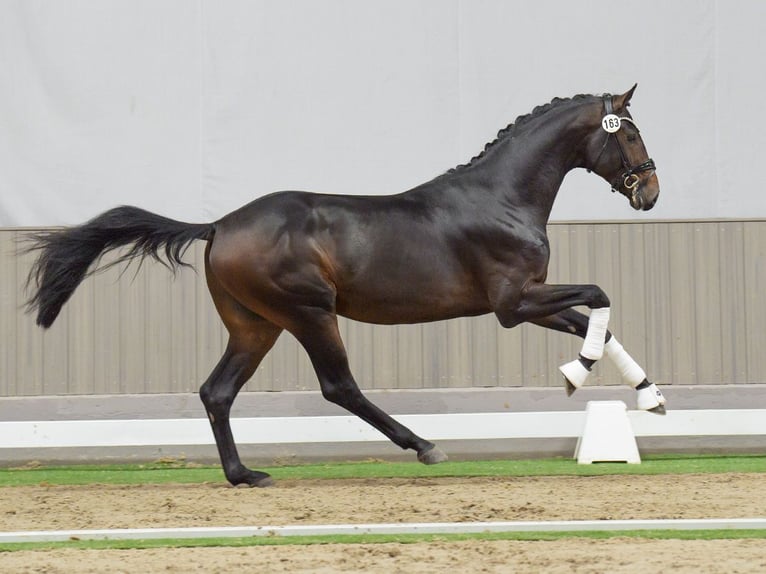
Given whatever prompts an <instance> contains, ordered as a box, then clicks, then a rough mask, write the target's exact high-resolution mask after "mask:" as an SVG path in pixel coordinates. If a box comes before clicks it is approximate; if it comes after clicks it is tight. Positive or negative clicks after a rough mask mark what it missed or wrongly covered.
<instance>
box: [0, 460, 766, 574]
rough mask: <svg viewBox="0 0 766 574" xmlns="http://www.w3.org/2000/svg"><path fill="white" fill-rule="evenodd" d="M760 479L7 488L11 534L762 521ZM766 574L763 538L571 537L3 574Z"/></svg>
mask: <svg viewBox="0 0 766 574" xmlns="http://www.w3.org/2000/svg"><path fill="white" fill-rule="evenodd" d="M764 516H766V477H764V476H763V475H760V474H717V475H709V474H704V475H674V476H654V477H644V476H629V477H628V476H605V477H589V478H586V477H541V478H474V479H464V478H461V479H386V480H380V479H370V480H343V481H280V482H279V483H278V484H277V486H275V487H272V488H268V489H254V490H250V489H243V488H230V487H227V486H225V485H223V484H218V483H216V484H202V485H151V486H102V485H88V486H35V487H11V488H3V489H0V531H17V530H50V529H90V528H141V527H172V526H179V527H181V526H245V525H247V526H253V525H258V526H278V525H288V524H343V523H370V522H372V523H374V522H453V521H456V522H459V521H495V520H583V519H608V518H614V519H618V518H620V519H627V518H706V517H707V518H752V517H764ZM443 568H454V569H456V570H457V571H460V572H638V571H641V570H646V569H647V568H649V569H654V571H671V570H672V571H673V572H766V542H764V541H763V540H717V541H711V542H707V541H680V540H662V541H657V540H633V539H627V538H617V539H610V540H602V541H593V540H580V539H567V540H561V541H556V542H516V541H485V542H480V541H475V542H460V543H457V542H432V543H418V544H381V545H316V546H289V547H288V546H284V547H250V548H207V549H155V550H128V551H118V550H99V551H86V550H57V551H35V552H27V551H24V552H13V553H6V554H0V572H19V573H31V572H35V573H37V572H45V573H70V572H71V573H83V574H84V573H89V574H90V573H101V572H105V571H110V572H230V571H234V570H241V571H246V572H248V571H256V570H257V571H259V572H362V571H363V572H387V573H388V572H434V571H436V570H438V569H443Z"/></svg>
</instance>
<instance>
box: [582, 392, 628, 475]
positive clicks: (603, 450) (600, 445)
mask: <svg viewBox="0 0 766 574" xmlns="http://www.w3.org/2000/svg"><path fill="white" fill-rule="evenodd" d="M574 458H576V459H577V462H578V464H591V463H593V462H627V463H630V464H640V463H641V456H640V455H639V453H638V445H637V444H636V437H635V435H634V434H633V428H632V427H631V426H630V420H629V419H628V407H627V406H625V403H624V402H622V401H588V404H587V405H586V406H585V426H584V427H583V432H582V435H581V436H580V438H579V439H578V441H577V447H576V448H575V453H574Z"/></svg>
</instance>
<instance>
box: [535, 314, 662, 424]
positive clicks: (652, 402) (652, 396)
mask: <svg viewBox="0 0 766 574" xmlns="http://www.w3.org/2000/svg"><path fill="white" fill-rule="evenodd" d="M531 322H532V323H534V324H536V325H540V326H541V327H546V328H548V329H554V330H556V331H561V332H564V333H571V334H573V335H577V336H578V337H581V338H585V337H586V334H587V332H588V327H589V323H590V321H589V318H588V317H587V316H585V315H583V314H582V313H579V312H577V311H575V310H574V309H565V310H564V311H561V312H560V313H557V314H554V315H549V316H548V317H543V318H542V319H536V320H532V321H531ZM605 340H606V343H605V345H604V352H605V354H606V356H607V357H609V359H610V360H611V361H612V362H613V363H614V365H615V366H616V367H617V370H618V371H619V372H620V375H621V376H622V378H623V379H624V380H625V382H626V383H628V384H629V385H630V386H631V387H633V388H634V389H636V391H637V393H638V394H637V404H638V408H639V409H641V410H647V411H651V412H656V413H664V411H665V409H664V405H665V397H664V396H663V395H662V392H661V391H660V390H659V389H658V388H657V386H656V385H655V384H654V383H650V382H649V381H648V379H647V378H646V373H645V372H644V370H643V369H642V368H641V367H640V366H639V364H638V363H637V362H636V361H635V360H634V359H633V357H631V356H630V355H629V354H628V353H627V351H625V349H624V348H623V346H622V345H621V344H620V343H619V341H617V338H616V337H614V336H613V335H612V333H610V332H609V331H608V330H607V331H606V335H605ZM577 362H579V363H580V364H581V365H582V367H583V368H584V369H585V370H586V373H587V372H589V371H590V369H591V367H592V366H593V364H594V363H595V360H592V359H589V358H586V357H584V356H582V354H581V356H580V358H579V359H577ZM568 364H571V363H568ZM564 377H565V379H566V380H567V383H568V384H567V391H568V392H569V394H571V392H570V390H573V389H574V387H573V386H570V385H571V382H570V381H569V379H568V378H567V375H566V373H565V374H564Z"/></svg>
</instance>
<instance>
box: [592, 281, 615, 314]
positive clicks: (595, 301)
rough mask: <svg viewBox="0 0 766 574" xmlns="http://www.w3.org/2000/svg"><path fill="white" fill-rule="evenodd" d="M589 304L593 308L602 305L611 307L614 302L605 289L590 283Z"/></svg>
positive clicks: (598, 307)
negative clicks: (610, 299)
mask: <svg viewBox="0 0 766 574" xmlns="http://www.w3.org/2000/svg"><path fill="white" fill-rule="evenodd" d="M588 290H589V293H588V299H589V300H590V302H589V303H588V306H589V307H590V308H591V309H600V308H602V307H611V306H612V303H611V302H610V301H609V297H608V296H607V294H606V293H605V292H604V290H603V289H602V288H601V287H599V286H598V285H588Z"/></svg>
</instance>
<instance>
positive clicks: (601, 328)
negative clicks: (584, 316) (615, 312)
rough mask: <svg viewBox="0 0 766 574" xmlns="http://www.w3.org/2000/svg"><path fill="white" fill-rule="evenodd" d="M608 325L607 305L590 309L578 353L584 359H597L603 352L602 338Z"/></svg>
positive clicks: (604, 336)
mask: <svg viewBox="0 0 766 574" xmlns="http://www.w3.org/2000/svg"><path fill="white" fill-rule="evenodd" d="M608 325H609V307H601V308H600V309H591V311H590V317H589V318H588V332H587V333H586V334H585V341H584V342H583V344H582V351H580V354H581V355H582V356H583V357H585V358H586V359H590V360H592V361H598V360H599V359H600V358H601V356H602V355H603V354H604V339H606V328H607V326H608Z"/></svg>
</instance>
